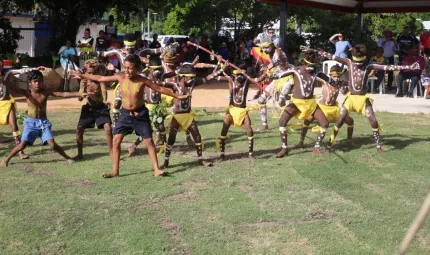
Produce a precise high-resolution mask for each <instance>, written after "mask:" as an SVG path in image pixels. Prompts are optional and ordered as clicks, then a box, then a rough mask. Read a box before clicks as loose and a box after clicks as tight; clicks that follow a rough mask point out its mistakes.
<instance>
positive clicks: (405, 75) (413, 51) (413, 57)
mask: <svg viewBox="0 0 430 255" xmlns="http://www.w3.org/2000/svg"><path fill="white" fill-rule="evenodd" d="M418 53H419V52H418V47H417V46H416V45H413V46H411V47H410V48H409V50H408V55H407V56H406V57H405V58H404V59H403V62H402V65H412V64H413V63H415V62H418V63H419V64H420V69H418V70H404V71H400V73H399V75H398V76H397V94H396V97H403V92H402V90H403V82H404V81H405V80H407V79H410V80H411V86H410V88H409V91H408V92H407V96H408V97H413V96H412V92H413V91H414V89H415V86H417V84H418V81H419V80H420V78H421V73H422V71H423V69H424V65H425V61H424V58H423V57H421V56H419V55H418ZM405 92H406V91H405Z"/></svg>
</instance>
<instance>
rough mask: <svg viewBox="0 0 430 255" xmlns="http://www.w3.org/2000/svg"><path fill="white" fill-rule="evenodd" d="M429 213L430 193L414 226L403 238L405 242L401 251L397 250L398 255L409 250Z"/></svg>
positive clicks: (413, 223) (401, 245)
mask: <svg viewBox="0 0 430 255" xmlns="http://www.w3.org/2000/svg"><path fill="white" fill-rule="evenodd" d="M429 212H430V193H429V194H428V195H427V198H426V200H425V201H424V203H423V205H422V206H421V209H420V211H419V212H418V214H417V216H416V217H415V220H414V222H412V225H411V226H410V227H409V230H408V233H407V234H406V236H405V237H404V238H403V241H402V243H401V244H400V247H399V250H397V252H396V255H403V254H405V253H406V250H407V249H408V247H409V245H410V244H411V242H412V240H413V239H414V236H415V235H416V234H417V233H418V231H419V230H420V228H421V226H422V225H423V224H424V222H425V220H426V218H427V215H428V214H429Z"/></svg>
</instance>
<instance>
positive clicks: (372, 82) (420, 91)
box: [323, 60, 427, 98]
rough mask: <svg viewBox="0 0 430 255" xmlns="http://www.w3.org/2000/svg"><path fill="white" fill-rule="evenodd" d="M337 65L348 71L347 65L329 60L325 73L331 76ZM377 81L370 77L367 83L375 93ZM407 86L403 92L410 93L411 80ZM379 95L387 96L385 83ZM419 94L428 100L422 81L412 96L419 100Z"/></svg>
mask: <svg viewBox="0 0 430 255" xmlns="http://www.w3.org/2000/svg"><path fill="white" fill-rule="evenodd" d="M335 65H340V66H343V69H344V71H347V70H348V68H347V67H346V66H345V65H342V64H341V63H339V62H337V61H334V60H327V61H324V62H323V73H325V74H326V75H329V73H330V68H331V67H332V66H335ZM377 79H378V78H376V77H369V78H368V80H367V83H368V86H370V88H371V91H375V90H374V87H375V81H376V80H377ZM405 84H406V88H407V90H406V88H405V89H404V90H403V91H409V87H410V86H411V80H410V79H407V80H405ZM379 94H385V86H384V82H381V83H380V84H379ZM418 94H419V96H422V97H424V98H426V96H427V89H426V88H424V86H423V84H422V83H421V81H418V85H417V86H415V89H414V90H413V92H412V95H413V97H414V98H417V97H418Z"/></svg>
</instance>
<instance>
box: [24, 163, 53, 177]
mask: <svg viewBox="0 0 430 255" xmlns="http://www.w3.org/2000/svg"><path fill="white" fill-rule="evenodd" d="M24 171H25V172H26V173H32V174H37V175H42V176H52V175H54V174H53V173H52V172H49V171H43V170H39V169H36V168H34V167H33V166H32V165H31V164H25V165H24Z"/></svg>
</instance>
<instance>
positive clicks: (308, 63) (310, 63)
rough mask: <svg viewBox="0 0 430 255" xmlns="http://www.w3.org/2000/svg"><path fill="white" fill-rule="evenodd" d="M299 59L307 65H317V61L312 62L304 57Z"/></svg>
mask: <svg viewBox="0 0 430 255" xmlns="http://www.w3.org/2000/svg"><path fill="white" fill-rule="evenodd" d="M300 60H302V61H303V62H305V63H306V64H307V65H310V66H316V65H318V63H312V62H309V61H308V60H307V59H305V58H301V59H300Z"/></svg>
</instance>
